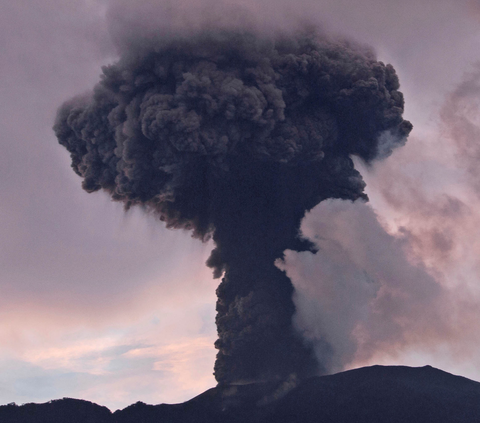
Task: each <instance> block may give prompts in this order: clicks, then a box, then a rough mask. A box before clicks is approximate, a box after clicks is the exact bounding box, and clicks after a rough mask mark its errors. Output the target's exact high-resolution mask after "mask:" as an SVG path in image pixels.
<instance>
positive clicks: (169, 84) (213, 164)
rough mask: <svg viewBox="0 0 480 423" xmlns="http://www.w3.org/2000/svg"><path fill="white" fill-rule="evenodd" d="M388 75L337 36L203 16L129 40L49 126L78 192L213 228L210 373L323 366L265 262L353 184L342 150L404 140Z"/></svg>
mask: <svg viewBox="0 0 480 423" xmlns="http://www.w3.org/2000/svg"><path fill="white" fill-rule="evenodd" d="M137 49H138V46H137ZM398 88H399V83H398V78H397V76H396V74H395V70H394V69H393V67H392V66H390V65H386V66H385V65H384V64H383V63H381V62H378V61H376V59H375V57H374V54H373V53H372V52H371V51H369V50H367V49H365V48H359V47H358V46H355V45H352V44H350V43H347V42H332V41H328V40H326V39H324V38H322V37H320V36H318V35H316V34H312V33H308V34H302V35H296V36H288V37H287V36H276V37H271V38H269V37H266V36H256V35H253V34H252V33H241V32H233V31H230V32H229V31H220V30H219V31H208V32H207V31H205V32H201V33H198V34H197V35H195V36H189V37H177V38H175V37H169V38H168V39H163V40H157V41H156V42H154V43H150V44H149V45H148V46H146V45H144V46H143V47H142V48H141V49H138V50H137V51H134V50H133V47H132V46H131V48H130V50H128V51H126V52H124V55H123V57H122V58H121V59H120V60H119V61H118V62H117V63H115V64H114V65H111V66H107V67H105V68H104V69H103V75H102V78H101V81H100V82H99V83H98V84H97V86H96V87H95V89H94V91H93V94H92V95H91V97H89V98H83V99H75V100H72V101H70V102H67V103H66V104H65V105H63V106H62V107H61V108H60V110H59V112H58V116H57V121H56V124H55V127H54V130H55V133H56V135H57V137H58V140H59V142H60V144H62V145H63V146H65V147H66V148H67V149H68V151H69V152H70V153H71V158H72V167H73V169H74V170H75V172H76V173H77V174H78V175H80V176H81V177H82V178H83V188H84V189H85V190H86V191H88V192H93V191H97V190H100V189H103V190H105V191H107V192H108V193H109V194H110V195H111V196H112V198H113V199H114V200H116V201H121V202H123V203H124V204H125V206H126V207H127V208H128V207H131V206H134V205H141V206H143V207H146V208H148V209H149V210H153V211H154V212H155V213H157V214H158V215H159V216H160V219H161V220H163V221H165V223H166V225H167V227H169V228H184V229H188V230H192V233H193V236H195V237H197V238H200V239H202V240H206V239H208V238H209V237H213V240H214V241H215V244H216V247H215V249H214V250H213V252H212V254H211V257H210V258H209V260H208V262H207V264H208V266H210V267H211V268H212V269H213V271H214V275H215V277H221V276H222V275H223V279H222V282H221V283H220V285H219V287H218V289H217V294H218V301H217V312H218V314H217V318H216V323H217V328H218V340H217V342H216V343H215V346H216V348H217V349H218V354H217V360H216V363H215V377H216V379H217V381H218V382H220V383H232V382H239V381H246V380H259V379H272V378H287V377H288V376H290V375H292V374H296V376H297V377H299V378H303V377H306V376H310V375H312V374H315V373H318V372H322V371H325V369H324V368H323V366H322V363H318V362H317V361H316V360H315V358H314V354H313V349H312V348H311V346H309V345H306V344H305V343H304V342H303V341H302V339H301V338H300V337H299V335H298V334H297V333H296V332H295V331H294V329H293V327H292V315H293V313H294V311H295V310H294V305H293V302H292V291H293V287H292V284H291V282H290V280H289V279H288V278H287V276H286V275H285V273H284V272H282V271H280V270H279V269H278V268H277V267H275V265H274V262H275V260H277V259H278V258H282V257H283V252H284V251H285V250H286V249H290V250H296V251H302V250H309V249H310V250H311V249H312V245H311V244H310V243H309V242H307V241H302V240H300V239H299V238H298V237H297V235H298V230H299V226H300V222H301V219H302V218H303V216H304V215H305V212H306V211H308V210H310V209H312V208H313V207H314V206H315V205H317V204H318V203H319V202H320V201H322V200H324V199H326V198H342V199H351V200H355V199H358V198H366V196H365V194H364V193H363V189H364V182H363V180H362V178H361V176H360V174H359V173H358V172H357V171H356V170H355V169H354V167H353V163H352V160H351V159H350V155H352V154H354V155H357V156H359V157H361V158H362V159H363V160H365V161H366V162H371V161H372V160H374V159H375V158H376V157H377V156H378V155H381V156H382V157H383V156H385V155H388V154H389V153H390V152H391V150H392V149H393V148H394V147H396V146H397V145H401V144H403V143H404V142H405V139H406V137H407V135H408V134H409V132H410V130H411V128H412V126H411V124H410V123H409V122H407V121H405V120H403V119H402V113H403V96H402V94H401V93H400V92H399V91H397V90H398ZM384 134H388V137H385V136H384ZM385 138H388V140H389V142H388V144H387V145H385V144H384V145H379V143H381V142H382V141H381V140H382V139H385ZM392 140H393V141H392ZM326 348H327V349H328V346H326Z"/></svg>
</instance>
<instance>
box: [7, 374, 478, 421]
mask: <svg viewBox="0 0 480 423" xmlns="http://www.w3.org/2000/svg"><path fill="white" fill-rule="evenodd" d="M0 421H1V422H2V423H20V422H21V423H47V422H48V423H53V422H54V423H154V422H155V423H158V422H168V423H177V422H178V423H180V422H181V423H207V422H208V423H227V422H228V423H237V422H238V423H240V422H242V423H247V422H251V423H273V422H275V423H300V422H301V423H313V422H316V423H317V422H328V423H347V422H348V423H352V422H355V423H373V422H374V423H381V422H385V423H387V422H388V423H407V422H408V423H427V422H428V423H430V422H431V423H475V422H480V383H478V382H475V381H473V380H470V379H467V378H464V377H460V376H455V375H452V374H450V373H447V372H444V371H442V370H438V369H436V368H433V367H431V366H425V367H416V368H415V367H406V366H372V367H364V368H360V369H355V370H349V371H345V372H342V373H337V374H334V375H329V376H318V377H312V378H309V379H306V380H303V381H301V382H300V383H298V384H295V381H294V380H291V379H290V380H286V381H283V382H268V383H251V384H244V385H219V386H217V387H215V388H212V389H209V390H208V391H206V392H204V393H202V394H200V395H198V396H197V397H195V398H193V399H191V400H190V401H187V402H184V403H182V404H160V405H147V404H144V403H142V402H137V403H136V404H133V405H130V406H129V407H127V408H125V409H123V410H117V411H115V412H114V413H111V412H110V411H109V410H108V408H106V407H101V406H99V405H96V404H93V403H91V402H88V401H82V400H75V399H71V398H63V399H61V400H54V401H50V402H48V403H45V404H24V405H22V406H17V405H15V404H9V405H4V406H1V407H0Z"/></svg>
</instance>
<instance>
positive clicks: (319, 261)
mask: <svg viewBox="0 0 480 423" xmlns="http://www.w3.org/2000/svg"><path fill="white" fill-rule="evenodd" d="M290 3H291V4H290ZM252 17H254V19H255V20H256V21H257V23H258V24H259V25H261V26H265V27H271V26H274V27H277V28H278V27H290V26H294V25H298V24H299V22H303V21H304V20H305V18H306V17H308V19H309V21H310V22H313V23H314V24H315V25H316V26H318V27H321V28H323V30H326V31H328V32H330V33H336V34H342V35H345V36H348V37H352V38H354V39H355V40H357V41H358V42H360V43H364V44H368V45H370V46H372V47H373V48H374V49H375V51H376V52H377V56H378V59H379V60H382V61H384V62H386V63H387V62H388V63H392V64H393V65H394V67H395V68H396V70H397V73H398V75H399V78H400V83H401V91H402V92H403V93H404V95H405V100H406V107H405V117H406V118H407V119H409V120H410V121H411V122H412V123H413V125H414V130H413V131H412V133H411V135H410V138H409V141H408V142H407V145H406V146H405V147H403V148H401V149H398V150H397V151H396V152H395V153H394V154H393V155H392V156H390V157H389V158H387V159H385V160H383V161H381V162H378V163H374V164H373V165H372V166H366V165H365V164H363V163H361V162H360V161H359V160H356V161H355V163H356V166H357V168H358V169H359V170H360V171H361V173H362V175H363V177H364V179H365V181H366V183H367V188H366V192H367V193H368V195H369V197H370V203H369V205H365V204H356V203H355V204H351V203H346V202H341V201H327V202H325V203H322V204H320V205H319V206H317V207H316V208H315V209H314V210H312V211H311V213H309V214H308V215H307V216H306V218H305V221H304V222H303V224H302V233H303V234H304V236H307V237H309V238H310V239H313V240H315V242H317V244H318V245H319V247H320V248H321V251H320V253H319V254H317V255H315V256H313V255H311V254H309V253H294V252H286V258H285V261H284V262H283V263H279V264H278V266H279V267H281V268H283V269H284V270H285V271H286V272H287V274H288V275H289V276H290V278H291V279H292V282H293V283H294V286H295V288H296V291H295V296H294V301H295V304H296V305H297V309H298V313H297V315H296V317H295V319H296V325H297V327H298V329H299V330H300V331H301V332H302V333H303V334H304V336H305V337H306V338H307V339H309V340H310V341H311V342H313V343H314V344H315V341H316V339H318V338H319V337H321V336H327V337H328V338H329V340H330V341H331V343H332V345H334V346H335V348H337V349H338V351H339V354H338V359H336V361H335V363H333V367H334V368H336V369H338V370H339V371H340V370H342V369H346V368H353V367H358V366H362V365H371V364H405V365H414V366H417V365H425V364H430V365H433V366H435V367H439V368H441V369H443V370H446V371H449V372H452V373H455V374H461V375H464V376H466V377H469V378H472V379H475V380H480V358H479V357H480V354H479V352H480V335H479V334H478V333H477V332H479V331H478V326H479V324H478V316H479V315H480V281H479V277H478V275H479V271H480V259H479V257H480V254H479V253H480V237H479V235H480V233H479V232H480V230H479V227H480V225H479V224H480V212H479V210H480V207H479V206H480V171H478V167H477V161H478V160H479V159H480V110H479V108H480V2H479V1H478V0H455V1H454V0H415V1H414V0H405V1H402V2H394V1H392V0H356V1H352V0H336V1H333V0H317V1H312V0H300V1H295V4H293V2H289V1H287V0H279V1H276V2H273V1H272V0H270V1H268V0H264V1H260V2H258V1H257V2H253V1H250V0H243V1H240V0H238V1H236V2H233V1H231V2H223V3H221V2H220V1H218V0H208V1H207V0H204V1H202V2H201V1H193V0H183V1H181V2H175V3H170V2H168V1H166V0H165V1H153V0H152V1H147V0H142V1H137V2H135V3H134V4H133V3H131V2H130V3H129V2H126V1H122V0H116V1H115V0H111V1H104V0H75V1H71V2H65V1H62V0H42V1H40V2H39V1H31V0H20V1H17V2H3V3H1V4H0V40H1V41H0V43H1V46H2V55H1V57H0V75H1V78H0V90H1V96H2V102H1V104H0V107H1V112H0V127H1V132H0V143H1V144H0V145H1V150H0V151H1V154H0V189H1V192H2V201H1V202H0V239H1V242H0V403H1V404H6V403H9V402H16V403H19V404H21V403H27V402H45V401H48V400H51V399H55V398H61V397H73V398H82V399H86V400H90V401H94V402H97V403H99V404H102V405H105V406H107V407H109V408H110V409H112V410H115V409H118V408H123V407H125V406H127V405H129V404H131V403H134V402H136V401H139V400H141V401H143V402H146V403H152V404H158V403H161V402H167V403H174V402H181V401H184V400H187V399H189V398H191V397H193V396H194V395H197V394H199V393H201V392H202V391H204V390H206V389H208V388H210V387H212V386H214V385H215V380H214V378H213V375H212V371H213V363H214V360H215V349H214V347H213V343H214V341H215V339H216V329H215V323H214V319H215V299H216V297H215V288H216V286H217V284H218V280H214V279H213V278H212V275H211V270H210V269H208V268H207V267H206V266H205V265H204V263H205V261H206V259H207V258H208V256H209V253H210V251H211V249H212V247H213V245H212V244H211V243H205V244H202V243H201V242H200V241H198V240H195V239H192V238H191V236H190V234H189V233H188V232H183V231H171V230H167V229H165V228H164V227H163V226H162V224H161V222H159V221H157V220H156V219H155V217H154V216H149V215H147V214H145V213H144V212H143V211H142V210H130V211H128V212H127V213H125V212H124V210H123V208H122V206H121V205H120V204H116V203H114V202H112V201H111V200H110V199H109V198H108V196H107V195H106V194H103V193H94V194H87V193H86V192H84V191H83V190H82V189H81V180H80V178H79V177H78V176H76V175H75V174H74V173H73V171H72V170H71V168H70V160H69V156H68V153H67V152H66V151H65V149H64V148H62V147H61V146H59V145H58V143H57V140H56V139H55V136H54V134H53V131H52V129H51V128H52V126H53V123H54V120H55V114H56V110H57V108H58V107H59V106H60V105H61V104H62V102H63V101H65V100H67V99H68V98H70V97H72V96H74V95H76V94H79V93H83V92H87V91H88V90H89V89H91V88H92V87H93V85H94V84H95V83H96V82H97V81H98V78H99V74H100V67H101V66H102V65H105V64H108V63H111V62H112V61H114V60H115V58H116V46H118V44H119V43H121V42H122V40H124V39H125V38H128V37H129V36H130V35H131V34H130V33H129V31H135V30H145V29H148V30H153V31H155V30H157V28H162V27H164V26H165V25H169V27H173V28H174V29H175V30H182V28H183V27H186V26H192V25H193V26H195V25H201V22H202V20H207V21H208V20H215V19H221V20H224V21H225V22H227V23H228V22H232V25H240V26H241V25H242V19H246V20H248V19H252ZM139 28H140V29H139ZM359 281H360V282H359ZM362 281H363V282H365V283H363V282H362ZM371 281H373V282H371ZM340 352H341V353H340Z"/></svg>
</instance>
